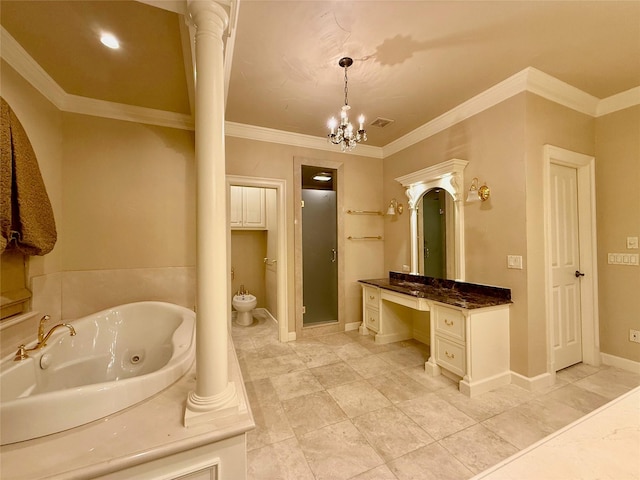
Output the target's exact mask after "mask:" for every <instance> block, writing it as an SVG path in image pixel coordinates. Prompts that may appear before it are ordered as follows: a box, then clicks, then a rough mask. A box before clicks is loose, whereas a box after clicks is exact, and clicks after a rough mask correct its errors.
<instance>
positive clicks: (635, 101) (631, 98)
mask: <svg viewBox="0 0 640 480" xmlns="http://www.w3.org/2000/svg"><path fill="white" fill-rule="evenodd" d="M636 105H640V87H635V88H631V89H629V90H627V91H626V92H621V93H618V94H617V95H612V96H610V97H607V98H603V99H602V100H600V102H599V103H598V108H596V117H602V116H604V115H608V114H610V113H613V112H617V111H619V110H624V109H625V108H630V107H635V106H636Z"/></svg>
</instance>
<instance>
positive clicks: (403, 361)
mask: <svg viewBox="0 0 640 480" xmlns="http://www.w3.org/2000/svg"><path fill="white" fill-rule="evenodd" d="M378 356H379V357H380V358H382V359H383V360H385V361H387V362H389V363H391V364H393V365H397V366H398V368H400V369H403V368H409V367H415V366H418V365H424V362H426V361H427V360H429V355H428V353H427V352H426V351H424V350H422V349H419V348H416V347H414V346H412V345H408V346H406V347H402V348H395V349H393V350H389V351H388V352H383V353H379V354H378Z"/></svg>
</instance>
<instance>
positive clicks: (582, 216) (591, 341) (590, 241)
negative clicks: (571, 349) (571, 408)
mask: <svg viewBox="0 0 640 480" xmlns="http://www.w3.org/2000/svg"><path fill="white" fill-rule="evenodd" d="M552 164H556V165H563V166H566V167H570V168H575V170H576V175H577V181H578V225H579V231H578V237H579V242H580V269H581V270H582V271H583V272H584V274H585V276H584V277H583V278H582V280H581V281H580V304H581V305H580V310H581V328H582V361H583V362H584V363H587V364H590V365H599V364H600V333H599V329H600V327H599V324H600V319H599V316H598V312H599V310H598V262H597V242H596V238H597V236H596V195H595V158H594V157H592V156H589V155H584V154H582V153H577V152H572V151H570V150H565V149H563V148H559V147H555V146H553V145H548V144H547V145H545V146H544V160H543V164H542V174H543V178H542V196H543V201H544V225H543V229H544V233H543V235H544V272H545V273H544V281H545V316H546V328H547V372H548V373H552V372H555V354H554V351H553V325H552V319H553V314H552V308H553V307H552V304H551V298H552V293H551V289H552V282H551V266H550V258H551V242H550V232H551V224H550V222H551V219H550V208H551V200H550V191H551V186H550V179H549V174H550V169H551V165H552Z"/></svg>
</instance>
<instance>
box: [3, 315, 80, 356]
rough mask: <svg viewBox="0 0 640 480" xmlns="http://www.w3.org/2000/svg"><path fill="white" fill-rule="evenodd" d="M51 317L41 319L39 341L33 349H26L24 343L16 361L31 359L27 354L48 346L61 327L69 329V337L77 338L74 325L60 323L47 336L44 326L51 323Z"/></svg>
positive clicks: (20, 347)
mask: <svg viewBox="0 0 640 480" xmlns="http://www.w3.org/2000/svg"><path fill="white" fill-rule="evenodd" d="M50 318H51V317H49V315H45V316H44V317H42V318H41V319H40V323H39V324H38V341H37V343H36V344H35V346H33V347H31V348H26V345H25V344H24V343H23V344H22V345H20V346H19V347H18V351H17V352H16V356H15V357H14V360H15V361H19V360H24V359H25V358H29V354H28V353H27V352H34V351H36V350H40V349H41V348H42V347H44V346H46V345H47V340H49V337H50V336H51V335H52V334H53V332H55V331H56V330H57V329H58V328H60V327H66V328H68V329H69V335H71V336H72V337H73V336H75V334H76V330H75V328H73V326H72V325H70V324H68V323H59V324H57V325H55V326H53V327H52V328H51V330H49V331H48V332H47V334H46V335H45V333H44V325H45V323H47V321H49V319H50Z"/></svg>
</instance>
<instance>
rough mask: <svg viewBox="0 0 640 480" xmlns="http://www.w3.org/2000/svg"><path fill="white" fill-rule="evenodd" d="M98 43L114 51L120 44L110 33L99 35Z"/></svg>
mask: <svg viewBox="0 0 640 480" xmlns="http://www.w3.org/2000/svg"><path fill="white" fill-rule="evenodd" d="M100 42H102V44H103V45H104V46H105V47H109V48H112V49H114V50H115V49H117V48H120V42H119V41H118V39H117V38H116V37H115V36H114V35H112V34H111V33H103V34H102V35H100Z"/></svg>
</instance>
